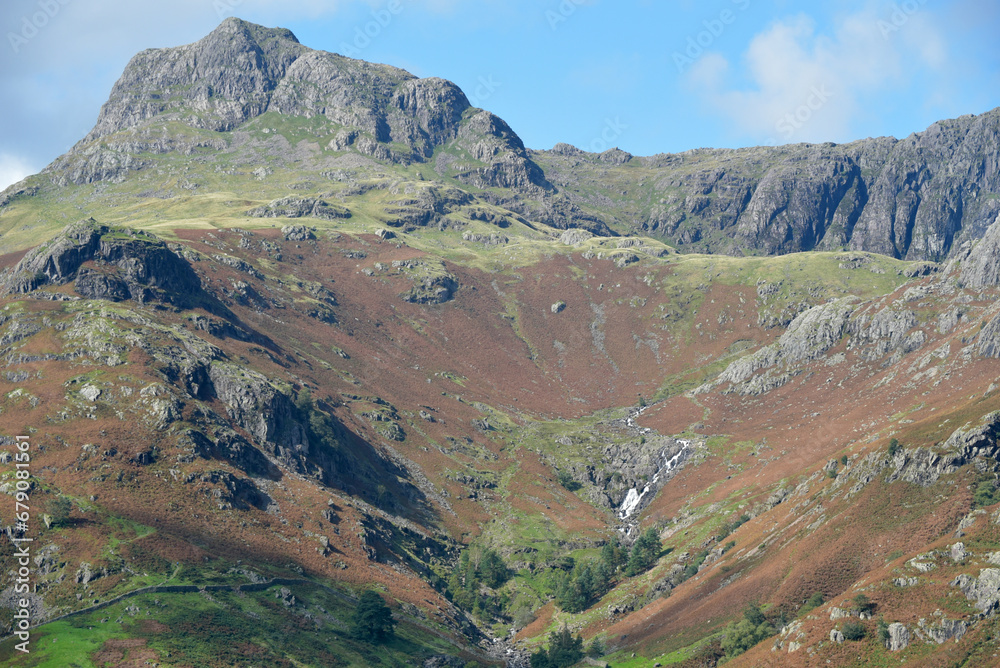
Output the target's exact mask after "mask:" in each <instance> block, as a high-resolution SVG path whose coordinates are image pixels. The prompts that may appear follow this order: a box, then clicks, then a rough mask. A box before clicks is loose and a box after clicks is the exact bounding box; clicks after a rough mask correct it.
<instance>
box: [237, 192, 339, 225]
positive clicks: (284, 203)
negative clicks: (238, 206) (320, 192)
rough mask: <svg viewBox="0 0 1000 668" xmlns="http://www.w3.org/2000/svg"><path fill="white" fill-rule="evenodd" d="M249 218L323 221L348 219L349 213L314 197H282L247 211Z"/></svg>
mask: <svg viewBox="0 0 1000 668" xmlns="http://www.w3.org/2000/svg"><path fill="white" fill-rule="evenodd" d="M247 215H248V216H250V217H251V218H279V217H285V218H302V217H311V218H321V219H323V220H336V219H338V218H350V217H351V212H350V211H348V210H347V209H344V208H343V207H339V206H335V205H332V204H330V203H329V202H327V201H325V200H322V199H317V198H314V197H283V198H281V199H276V200H274V201H273V202H271V203H270V204H266V205H264V206H259V207H256V208H254V209H250V210H249V211H247Z"/></svg>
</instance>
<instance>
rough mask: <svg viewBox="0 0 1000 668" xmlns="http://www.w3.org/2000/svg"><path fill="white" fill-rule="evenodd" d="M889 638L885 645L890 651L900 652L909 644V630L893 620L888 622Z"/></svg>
mask: <svg viewBox="0 0 1000 668" xmlns="http://www.w3.org/2000/svg"><path fill="white" fill-rule="evenodd" d="M888 631H889V639H888V640H887V641H886V643H885V644H886V647H887V648H888V650H889V651H890V652H901V651H903V650H904V649H906V648H907V647H908V646H909V644H910V631H909V630H908V629H907V628H906V626H904V625H903V624H900V623H899V622H893V623H892V624H889V629H888Z"/></svg>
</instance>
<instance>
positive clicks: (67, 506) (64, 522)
mask: <svg viewBox="0 0 1000 668" xmlns="http://www.w3.org/2000/svg"><path fill="white" fill-rule="evenodd" d="M49 509H50V510H51V511H52V526H54V527H64V526H68V525H69V524H70V519H69V514H70V511H72V510H73V502H72V501H70V500H69V499H68V498H66V497H65V496H57V497H56V498H55V500H54V501H52V504H51V505H50V506H49Z"/></svg>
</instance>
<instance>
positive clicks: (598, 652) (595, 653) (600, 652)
mask: <svg viewBox="0 0 1000 668" xmlns="http://www.w3.org/2000/svg"><path fill="white" fill-rule="evenodd" d="M605 651H607V650H606V648H605V647H604V641H603V640H602V639H601V637H600V636H594V639H593V640H591V641H590V647H588V648H587V656H589V657H590V658H592V659H598V658H600V657H602V656H604V652H605Z"/></svg>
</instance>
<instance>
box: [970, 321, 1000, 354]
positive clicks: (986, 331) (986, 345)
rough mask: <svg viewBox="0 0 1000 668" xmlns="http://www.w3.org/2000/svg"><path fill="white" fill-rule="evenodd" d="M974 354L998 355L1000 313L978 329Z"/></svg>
mask: <svg viewBox="0 0 1000 668" xmlns="http://www.w3.org/2000/svg"><path fill="white" fill-rule="evenodd" d="M976 354H978V355H979V356H980V357H993V358H998V357H1000V314H998V315H996V316H995V317H993V318H992V319H991V320H990V321H989V322H988V323H986V324H985V325H984V326H983V328H982V329H981V330H980V331H979V338H978V339H977V340H976Z"/></svg>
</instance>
